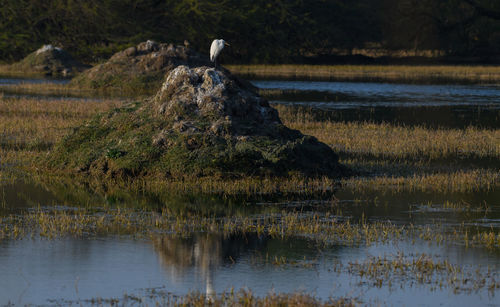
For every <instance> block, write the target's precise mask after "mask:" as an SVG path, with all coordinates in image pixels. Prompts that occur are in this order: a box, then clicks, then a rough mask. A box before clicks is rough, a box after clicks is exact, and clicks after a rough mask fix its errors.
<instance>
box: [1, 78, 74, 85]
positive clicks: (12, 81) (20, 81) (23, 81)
mask: <svg viewBox="0 0 500 307" xmlns="http://www.w3.org/2000/svg"><path fill="white" fill-rule="evenodd" d="M69 81H70V80H69V79H25V78H0V86H2V85H17V84H44V83H47V84H49V83H52V84H54V83H55V84H67V83H69Z"/></svg>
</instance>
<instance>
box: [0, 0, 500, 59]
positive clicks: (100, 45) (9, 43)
mask: <svg viewBox="0 0 500 307" xmlns="http://www.w3.org/2000/svg"><path fill="white" fill-rule="evenodd" d="M219 37H221V38H224V39H226V40H227V41H229V42H231V46H232V47H231V48H229V49H228V50H227V52H225V56H226V57H227V58H226V59H227V60H231V61H233V62H247V63H251V62H286V61H291V60H297V59H300V58H301V57H304V56H312V55H317V54H324V55H328V54H329V53H331V52H332V50H334V49H337V50H338V49H343V50H351V49H352V48H364V47H366V46H368V45H370V46H373V45H376V46H379V47H380V48H385V49H406V50H426V49H435V50H442V51H444V52H445V53H446V54H449V55H459V56H467V55H480V56H481V55H485V56H488V55H496V54H498V53H499V50H500V1H498V0H0V60H4V61H10V60H16V59H19V58H22V57H23V56H25V55H26V54H27V53H29V52H31V51H33V50H35V49H37V48H39V47H40V46H41V45H42V44H45V43H52V44H55V45H60V46H62V47H63V48H65V49H67V50H69V51H70V52H72V53H73V54H75V55H76V56H77V57H79V58H81V59H83V60H85V61H96V60H99V59H102V58H106V57H108V56H109V55H111V54H112V53H114V52H116V51H118V50H120V49H122V48H124V47H126V46H130V45H133V44H136V43H138V42H140V41H144V40H147V39H154V40H158V41H164V42H175V43H182V42H183V41H184V40H188V41H189V42H190V43H191V46H192V47H193V48H195V49H197V50H199V51H203V52H206V49H208V46H209V44H210V42H211V40H212V39H214V38H219Z"/></svg>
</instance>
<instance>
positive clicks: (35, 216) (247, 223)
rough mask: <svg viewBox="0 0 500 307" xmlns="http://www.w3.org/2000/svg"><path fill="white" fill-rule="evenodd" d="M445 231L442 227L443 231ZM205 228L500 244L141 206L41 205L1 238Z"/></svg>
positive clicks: (11, 223)
mask: <svg viewBox="0 0 500 307" xmlns="http://www.w3.org/2000/svg"><path fill="white" fill-rule="evenodd" d="M438 229H439V231H436V230H438ZM199 232H202V233H203V232H215V233H222V234H224V235H229V234H234V233H256V234H257V235H266V236H270V237H274V238H282V239H283V238H290V237H294V236H306V237H308V238H311V239H313V240H317V241H319V242H324V243H326V244H342V245H353V244H354V245H357V244H366V245H371V244H378V243H389V242H392V243H395V242H399V241H402V240H408V239H410V240H423V241H426V242H429V243H436V244H445V243H446V244H448V245H449V244H460V245H462V246H465V247H485V248H489V249H495V250H496V249H499V248H500V234H498V233H496V232H495V231H492V230H491V231H483V230H479V229H474V228H471V227H465V226H463V225H462V226H459V227H445V226H439V225H434V226H432V227H431V226H413V225H403V226H400V225H397V224H392V223H390V222H366V221H361V222H359V223H355V222H351V221H350V220H347V221H343V220H341V219H339V218H338V217H336V216H333V215H330V214H329V213H326V214H320V213H300V212H291V213H289V212H285V211H283V212H281V213H274V214H264V215H259V216H257V217H249V216H243V217H237V216H231V217H221V218H217V217H203V216H200V215H198V214H189V213H187V212H186V213H185V214H183V213H180V214H172V213H170V212H169V210H168V209H167V210H162V211H161V212H155V211H152V212H151V211H149V212H148V211H146V210H140V211H138V210H136V209H106V208H101V209H99V208H91V209H84V208H83V209H78V208H75V209H68V208H66V209H65V210H60V209H59V208H57V207H56V208H53V209H50V208H36V209H33V210H30V211H29V212H27V213H25V214H23V215H22V216H16V215H10V216H7V217H3V218H1V219H0V239H22V238H25V237H31V238H36V237H42V238H49V239H54V238H59V237H64V236H74V237H79V238H82V237H95V236H100V235H110V234H118V235H132V236H139V237H140V236H146V237H150V236H152V235H155V234H161V233H163V234H173V235H180V236H185V235H188V234H192V233H199Z"/></svg>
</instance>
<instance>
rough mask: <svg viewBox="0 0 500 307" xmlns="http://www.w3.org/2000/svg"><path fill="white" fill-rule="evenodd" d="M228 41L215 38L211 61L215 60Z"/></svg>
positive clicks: (211, 49) (211, 48) (211, 47)
mask: <svg viewBox="0 0 500 307" xmlns="http://www.w3.org/2000/svg"><path fill="white" fill-rule="evenodd" d="M225 44H226V42H225V41H224V40H223V39H214V41H213V42H212V45H211V46H210V61H212V62H215V59H217V56H219V54H220V52H221V51H222V49H224V45H225Z"/></svg>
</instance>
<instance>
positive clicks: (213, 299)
mask: <svg viewBox="0 0 500 307" xmlns="http://www.w3.org/2000/svg"><path fill="white" fill-rule="evenodd" d="M144 290H145V291H144V292H145V293H141V294H125V295H124V296H123V297H122V298H99V297H96V298H92V299H87V300H83V301H75V302H67V303H70V304H71V303H74V304H75V305H80V304H81V303H82V302H83V303H84V304H91V305H92V306H93V305H97V306H103V305H109V306H137V305H141V306H142V305H144V306H190V307H205V306H217V307H218V306H237V307H248V306H296V307H312V306H318V307H323V306H325V307H326V306H329V307H340V306H347V307H350V306H358V304H357V300H355V299H350V298H330V299H328V300H320V299H318V298H316V297H315V296H313V295H311V294H308V293H303V292H293V293H276V292H274V291H270V292H269V293H268V294H267V295H264V296H257V295H255V294H254V293H253V292H252V291H251V290H249V289H246V288H243V289H240V290H238V291H236V290H234V289H231V290H230V291H226V292H223V293H220V294H214V295H209V296H207V295H206V294H204V293H200V292H190V293H188V294H185V295H174V294H173V293H171V292H170V291H168V289H165V288H164V287H161V288H150V289H144ZM54 303H58V304H60V303H61V302H58V301H54Z"/></svg>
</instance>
